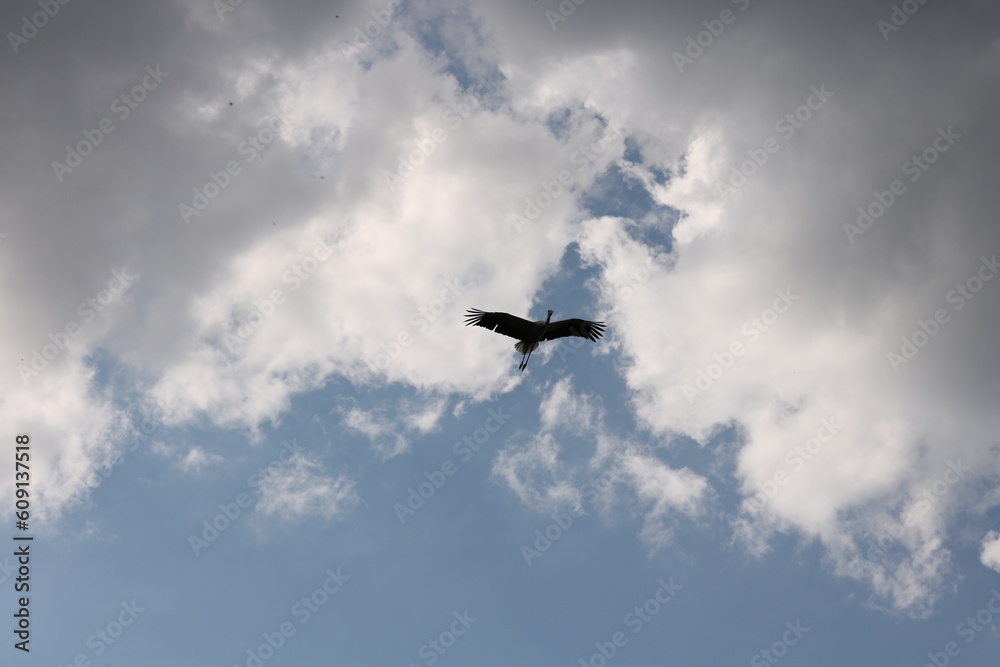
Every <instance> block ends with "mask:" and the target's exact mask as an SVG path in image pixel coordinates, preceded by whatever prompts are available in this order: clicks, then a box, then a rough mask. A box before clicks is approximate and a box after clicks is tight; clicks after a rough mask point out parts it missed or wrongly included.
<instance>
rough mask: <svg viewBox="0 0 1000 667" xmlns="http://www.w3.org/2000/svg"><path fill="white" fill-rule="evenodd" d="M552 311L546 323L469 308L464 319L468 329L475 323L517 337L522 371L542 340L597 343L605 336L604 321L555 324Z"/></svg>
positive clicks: (516, 346) (570, 321)
mask: <svg viewBox="0 0 1000 667" xmlns="http://www.w3.org/2000/svg"><path fill="white" fill-rule="evenodd" d="M553 312H554V311H551V310H550V311H549V314H548V317H546V318H545V321H544V322H529V321H528V320H523V319H521V318H520V317H517V316H516V315H510V314H508V313H487V312H484V311H482V310H478V309H476V308H470V309H469V311H468V314H467V315H466V316H465V326H469V325H470V324H475V325H476V326H477V327H485V328H487V329H489V330H490V331H496V332H497V333H498V334H503V335H504V336H510V337H511V338H516V339H517V340H518V342H517V343H515V344H514V349H515V350H517V351H518V352H520V353H521V355H522V356H521V364H520V365H519V366H518V368H519V369H520V370H521V371H524V369H525V368H527V367H528V359H530V358H531V353H532V351H534V350H535V348H537V347H538V343H540V342H541V341H543V340H554V339H556V338H565V337H566V336H579V337H580V338H586V339H588V340H592V341H596V340H597V339H598V338H600V337H601V336H603V335H604V322H588V321H587V320H581V319H577V318H573V319H571V320H559V321H558V322H552V321H550V320H551V319H552V313H553Z"/></svg>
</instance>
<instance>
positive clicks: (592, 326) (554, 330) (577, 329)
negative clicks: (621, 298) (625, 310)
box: [542, 318, 604, 341]
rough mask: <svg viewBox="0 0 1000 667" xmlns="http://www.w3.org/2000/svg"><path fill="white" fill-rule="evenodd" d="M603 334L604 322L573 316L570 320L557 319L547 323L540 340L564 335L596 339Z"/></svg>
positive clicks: (563, 336)
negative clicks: (589, 320) (547, 326)
mask: <svg viewBox="0 0 1000 667" xmlns="http://www.w3.org/2000/svg"><path fill="white" fill-rule="evenodd" d="M603 335H604V322H588V321H587V320H581V319H577V318H574V319H572V320H559V321H558V322H552V323H551V324H549V328H548V329H546V330H545V335H544V336H542V340H553V339H555V338H565V337H566V336H579V337H580V338H587V339H589V340H594V341H596V340H597V339H598V338H600V337H601V336H603Z"/></svg>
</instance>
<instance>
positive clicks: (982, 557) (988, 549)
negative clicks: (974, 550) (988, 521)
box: [979, 530, 1000, 572]
mask: <svg viewBox="0 0 1000 667" xmlns="http://www.w3.org/2000/svg"><path fill="white" fill-rule="evenodd" d="M979 561H980V562H981V563H982V564H983V565H985V566H986V567H988V568H990V569H991V570H996V571H997V572H1000V532H998V531H995V530H991V531H990V532H988V533H986V536H985V537H983V549H982V551H981V552H980V553H979Z"/></svg>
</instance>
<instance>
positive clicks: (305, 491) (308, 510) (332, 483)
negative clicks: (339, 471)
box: [257, 452, 358, 520]
mask: <svg viewBox="0 0 1000 667" xmlns="http://www.w3.org/2000/svg"><path fill="white" fill-rule="evenodd" d="M357 501H358V495H357V492H356V490H355V483H354V481H353V480H352V479H351V478H350V477H349V476H347V475H340V476H337V477H334V476H331V475H327V474H325V473H324V468H323V466H322V464H320V463H318V462H317V461H314V460H312V459H311V458H309V457H308V456H307V455H305V454H302V453H300V452H296V453H295V454H293V455H292V457H291V458H290V459H289V460H288V462H287V463H285V464H283V465H281V466H280V467H277V468H275V469H273V470H268V472H267V473H266V474H265V475H264V476H262V477H261V482H260V500H258V502H257V509H258V510H259V511H260V512H261V514H262V515H263V516H277V517H278V518H280V519H283V520H300V519H303V518H305V517H308V516H319V517H323V518H326V519H329V518H332V517H335V516H337V515H339V514H342V513H343V512H345V511H346V510H348V509H349V508H350V507H352V506H353V505H354V504H355V503H356V502H357Z"/></svg>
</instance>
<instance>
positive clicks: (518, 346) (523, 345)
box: [514, 340, 538, 354]
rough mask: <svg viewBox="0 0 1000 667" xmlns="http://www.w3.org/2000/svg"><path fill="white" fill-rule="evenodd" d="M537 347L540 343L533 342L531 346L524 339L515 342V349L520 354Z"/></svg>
mask: <svg viewBox="0 0 1000 667" xmlns="http://www.w3.org/2000/svg"><path fill="white" fill-rule="evenodd" d="M537 348H538V343H532V344H531V347H530V348H529V347H528V342H527V341H524V340H522V341H518V342H516V343H514V349H515V350H517V351H518V353H519V354H528V353H529V352H531V351H532V350H535V349H537Z"/></svg>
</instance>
